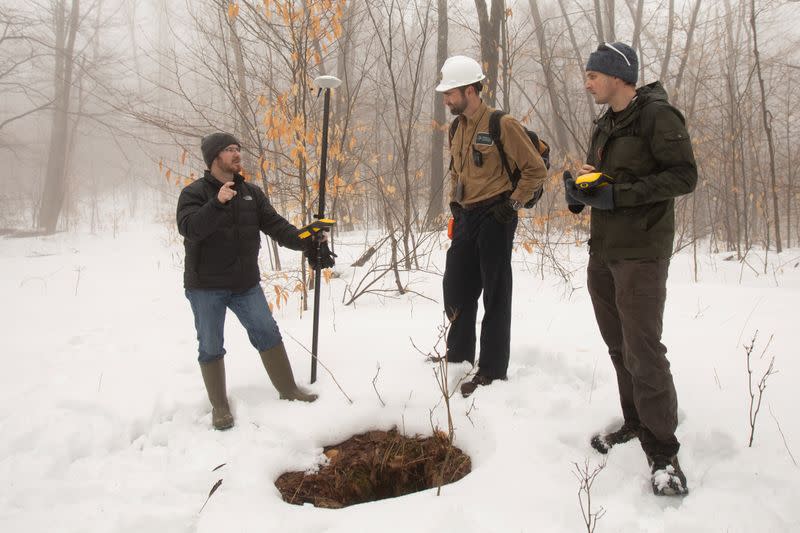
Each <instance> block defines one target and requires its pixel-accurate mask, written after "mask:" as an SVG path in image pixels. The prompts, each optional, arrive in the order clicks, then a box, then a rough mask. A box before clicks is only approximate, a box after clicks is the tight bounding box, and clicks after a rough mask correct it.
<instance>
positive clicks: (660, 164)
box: [564, 43, 697, 495]
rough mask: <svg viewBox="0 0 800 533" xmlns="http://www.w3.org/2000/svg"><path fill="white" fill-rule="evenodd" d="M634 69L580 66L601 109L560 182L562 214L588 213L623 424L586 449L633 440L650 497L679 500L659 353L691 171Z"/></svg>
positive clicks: (662, 353)
mask: <svg viewBox="0 0 800 533" xmlns="http://www.w3.org/2000/svg"><path fill="white" fill-rule="evenodd" d="M638 70H639V61H638V58H637V57H636V53H635V52H634V50H633V49H632V48H631V47H630V46H628V45H626V44H624V43H604V44H601V45H600V46H598V47H597V50H596V51H594V52H592V54H591V55H590V56H589V60H588V61H587V63H586V80H585V87H586V90H587V91H588V92H589V94H591V95H592V96H593V98H594V100H595V103H597V104H604V105H607V106H608V108H607V109H606V111H605V113H603V114H602V115H601V116H600V118H599V119H598V120H597V122H596V125H595V128H594V131H593V133H592V138H591V143H590V146H589V152H588V154H587V157H586V163H584V164H583V166H582V167H581V168H580V171H579V174H580V175H579V176H578V177H577V178H573V177H572V175H571V173H570V172H569V171H567V172H564V187H565V195H566V199H567V204H568V207H569V208H570V211H572V212H573V213H576V212H580V211H581V210H582V209H583V208H584V206H587V205H588V206H590V207H591V208H592V210H591V230H590V233H591V239H590V240H589V265H588V268H587V278H588V279H587V287H588V290H589V295H590V296H591V299H592V305H593V307H594V313H595V318H596V320H597V325H598V327H599V329H600V334H601V335H602V337H603V341H604V342H605V343H606V345H607V347H608V352H609V355H610V356H611V362H612V363H613V365H614V370H615V371H616V374H617V385H618V388H619V397H620V404H621V407H622V416H623V424H622V427H619V428H611V429H610V430H608V431H606V432H603V433H598V434H596V435H594V436H593V437H592V439H591V444H592V446H593V447H594V448H595V449H596V450H597V451H599V452H600V453H604V454H605V453H608V452H609V450H610V449H611V448H612V447H613V446H615V445H617V444H621V443H624V442H627V441H629V440H632V439H634V438H637V437H638V439H639V441H640V444H641V446H642V449H643V450H644V452H645V455H646V456H647V461H648V464H649V466H650V473H651V484H652V488H653V492H654V493H655V494H657V495H684V494H687V493H688V486H687V483H686V476H685V475H684V473H683V471H682V469H681V467H680V464H679V463H678V449H679V448H680V444H679V443H678V439H677V438H676V436H675V430H676V428H677V425H678V399H677V393H676V391H675V384H674V382H673V379H672V373H671V372H670V363H669V360H668V359H667V357H666V353H667V348H666V347H665V346H664V345H663V344H662V343H661V333H662V324H663V315H664V304H665V302H666V296H667V289H666V281H667V272H668V270H669V261H670V257H671V256H672V250H673V239H674V236H675V198H676V197H678V196H681V195H684V194H688V193H690V192H692V191H693V190H694V188H695V185H696V183H697V165H696V163H695V160H694V154H693V152H692V143H691V140H690V139H689V134H688V132H687V131H686V125H685V121H684V118H683V115H681V113H680V112H679V111H678V110H677V109H675V108H674V107H673V106H672V105H670V104H669V102H668V101H667V93H666V91H665V90H664V88H663V87H662V86H661V83H660V82H657V81H656V82H654V83H651V84H649V85H645V86H644V87H640V88H639V89H637V88H636V82H637V79H638Z"/></svg>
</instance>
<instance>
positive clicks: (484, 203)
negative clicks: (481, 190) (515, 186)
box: [462, 191, 511, 211]
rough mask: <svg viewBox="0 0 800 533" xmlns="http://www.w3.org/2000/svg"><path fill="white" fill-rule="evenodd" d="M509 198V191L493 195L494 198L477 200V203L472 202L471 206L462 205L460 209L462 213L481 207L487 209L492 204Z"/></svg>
mask: <svg viewBox="0 0 800 533" xmlns="http://www.w3.org/2000/svg"><path fill="white" fill-rule="evenodd" d="M509 196H511V192H510V191H505V192H501V193H500V194H495V195H494V196H490V197H489V198H485V199H483V200H478V201H477V202H472V203H471V204H464V205H463V206H462V208H463V209H464V211H472V210H473V209H479V208H481V207H489V206H491V205H494V204H499V203H500V202H502V201H503V200H505V199H507V198H508V197H509Z"/></svg>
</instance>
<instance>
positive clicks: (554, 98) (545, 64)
mask: <svg viewBox="0 0 800 533" xmlns="http://www.w3.org/2000/svg"><path fill="white" fill-rule="evenodd" d="M530 5H531V15H532V16H533V24H534V31H536V41H537V43H538V45H539V53H541V54H542V71H543V72H544V82H545V85H546V86H547V94H548V96H549V97H550V106H551V108H552V110H553V115H554V116H555V131H556V140H557V141H558V146H559V147H561V149H562V150H564V151H565V152H566V151H568V150H569V147H570V146H571V143H570V141H569V137H568V136H567V130H566V127H565V124H564V115H563V113H562V111H561V102H560V101H559V99H558V96H559V93H560V92H561V91H560V90H559V86H558V85H557V83H556V77H555V75H554V73H553V66H552V62H551V58H550V49H549V47H548V40H547V36H546V35H545V31H544V23H543V22H542V15H541V13H540V11H539V1H538V0H530Z"/></svg>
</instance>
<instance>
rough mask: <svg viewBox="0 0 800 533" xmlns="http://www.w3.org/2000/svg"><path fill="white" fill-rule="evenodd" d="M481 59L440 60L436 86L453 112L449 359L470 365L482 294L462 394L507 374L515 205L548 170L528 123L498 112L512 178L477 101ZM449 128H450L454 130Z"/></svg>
mask: <svg viewBox="0 0 800 533" xmlns="http://www.w3.org/2000/svg"><path fill="white" fill-rule="evenodd" d="M484 78H485V76H484V75H483V70H482V69H481V66H480V65H479V64H478V62H477V61H475V60H474V59H472V58H469V57H466V56H453V57H450V58H448V59H447V61H445V63H444V65H443V66H442V80H441V83H439V85H438V86H437V87H436V91H437V92H440V93H443V94H444V103H445V105H446V106H447V107H448V108H449V109H450V113H452V114H453V115H455V116H456V117H457V119H456V123H454V125H453V127H454V128H455V131H454V132H453V135H452V138H451V142H450V155H451V156H452V164H451V168H450V181H451V186H452V188H451V194H450V209H451V211H452V213H453V220H454V225H453V235H452V238H453V240H452V243H451V245H450V249H449V250H448V251H447V262H446V265H445V273H444V282H443V290H444V305H445V311H446V312H447V315H448V317H449V318H450V321H451V325H450V330H449V332H448V335H447V361H448V362H461V361H469V362H470V363H472V364H475V343H476V335H475V323H476V319H477V313H478V298H479V297H480V296H481V294H483V307H484V315H483V321H482V323H481V338H480V352H479V354H480V356H479V358H478V370H477V372H476V374H475V376H474V377H473V378H472V380H471V381H469V382H467V383H464V384H463V385H462V386H461V393H462V395H463V396H465V397H467V396H469V395H471V394H472V393H473V392H475V390H476V389H477V388H478V386H482V385H489V384H490V383H492V381H494V380H496V379H503V380H504V379H506V377H507V376H506V372H507V370H508V362H509V358H510V346H511V289H512V275H511V250H512V246H513V242H514V232H515V231H516V228H517V221H518V216H517V211H518V210H519V209H520V208H522V206H523V205H525V203H526V202H527V201H528V200H530V199H531V198H532V197H533V195H534V193H535V191H537V190H538V189H539V188H540V187H541V185H542V184H543V183H544V180H545V178H546V176H547V169H546V168H545V164H544V162H543V161H542V158H541V156H540V155H539V152H538V151H537V150H536V148H534V146H533V144H532V143H531V141H530V139H529V138H528V135H527V133H526V132H525V129H524V128H523V127H522V125H521V124H520V123H519V122H518V121H517V120H516V119H514V118H512V117H510V116H509V115H503V116H502V117H501V119H500V122H499V130H500V131H499V133H500V136H499V140H500V141H501V143H502V150H503V153H504V154H505V157H506V160H507V162H508V165H509V168H513V169H518V170H519V176H520V179H519V181H518V182H517V183H516V186H515V185H512V183H511V180H510V179H509V175H508V173H507V172H506V170H505V169H504V166H503V162H502V160H501V152H500V149H499V147H498V146H496V143H495V142H494V137H493V136H492V135H491V134H490V128H489V123H490V120H489V119H490V116H491V115H492V113H493V112H494V111H495V110H494V109H492V108H490V107H488V106H487V105H486V104H485V103H484V102H483V100H481V90H482V89H483V84H482V81H483V79H484ZM451 131H453V130H452V129H451Z"/></svg>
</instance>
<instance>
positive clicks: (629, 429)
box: [591, 422, 639, 454]
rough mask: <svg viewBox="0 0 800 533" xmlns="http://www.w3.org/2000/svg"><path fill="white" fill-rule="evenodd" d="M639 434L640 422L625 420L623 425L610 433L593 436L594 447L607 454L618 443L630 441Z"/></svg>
mask: <svg viewBox="0 0 800 533" xmlns="http://www.w3.org/2000/svg"><path fill="white" fill-rule="evenodd" d="M638 436H639V424H636V423H631V422H625V423H624V424H622V427H621V428H619V429H618V430H616V431H612V432H610V433H598V434H597V435H593V436H592V440H591V443H592V448H594V449H595V450H597V451H598V452H600V453H603V454H606V453H608V450H610V449H611V448H613V447H614V446H615V445H617V444H622V443H623V442H628V441H629V440H633V439H635V438H637V437H638Z"/></svg>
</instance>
